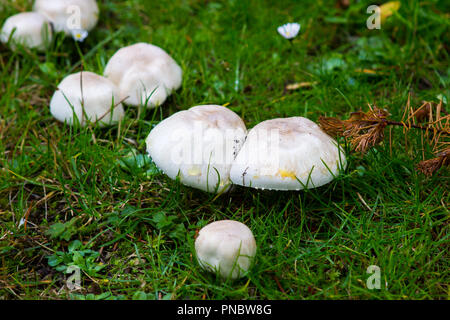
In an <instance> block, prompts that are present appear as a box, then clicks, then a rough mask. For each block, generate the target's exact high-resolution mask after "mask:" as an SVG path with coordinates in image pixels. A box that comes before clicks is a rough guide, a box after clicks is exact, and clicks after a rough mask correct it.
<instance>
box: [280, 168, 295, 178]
mask: <svg viewBox="0 0 450 320" xmlns="http://www.w3.org/2000/svg"><path fill="white" fill-rule="evenodd" d="M278 174H279V175H280V176H281V177H282V178H291V179H292V180H297V177H296V176H295V173H294V172H292V171H286V170H282V169H280V170H278Z"/></svg>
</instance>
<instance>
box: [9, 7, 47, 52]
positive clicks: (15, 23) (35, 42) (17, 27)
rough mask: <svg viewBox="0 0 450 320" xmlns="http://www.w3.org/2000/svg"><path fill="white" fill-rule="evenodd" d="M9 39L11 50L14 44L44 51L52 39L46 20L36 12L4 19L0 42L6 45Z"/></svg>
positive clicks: (23, 13)
mask: <svg viewBox="0 0 450 320" xmlns="http://www.w3.org/2000/svg"><path fill="white" fill-rule="evenodd" d="M10 38H11V45H12V49H14V48H15V45H16V44H20V45H23V46H24V47H27V48H36V49H38V50H41V51H44V50H45V49H46V48H47V46H48V45H49V43H50V41H51V38H52V29H51V26H50V23H49V22H48V21H47V19H46V18H45V17H44V16H43V15H41V14H39V13H37V12H22V13H19V14H16V15H14V16H11V17H9V18H8V19H6V21H5V23H4V24H3V27H2V30H1V32H0V40H1V42H3V43H7V42H8V40H9V39H10Z"/></svg>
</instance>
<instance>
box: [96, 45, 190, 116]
mask: <svg viewBox="0 0 450 320" xmlns="http://www.w3.org/2000/svg"><path fill="white" fill-rule="evenodd" d="M104 75H105V77H107V78H108V79H110V80H111V81H112V82H114V83H115V84H116V85H117V87H118V88H119V90H120V96H121V98H127V99H126V100H125V101H124V102H125V103H126V104H130V105H133V106H139V105H147V107H149V108H154V107H157V106H159V105H161V104H162V103H164V101H165V100H166V98H167V97H168V96H169V95H170V94H171V93H172V91H174V90H177V89H178V88H179V87H180V86H181V81H182V70H181V68H180V66H179V65H178V64H177V63H176V62H175V60H173V59H172V57H170V56H169V55H168V54H167V52H165V51H164V50H163V49H161V48H159V47H157V46H154V45H152V44H148V43H137V44H134V45H131V46H128V47H125V48H122V49H120V50H118V51H117V52H116V53H115V54H114V55H113V56H112V57H111V59H110V60H109V62H108V64H107V65H106V67H105V71H104Z"/></svg>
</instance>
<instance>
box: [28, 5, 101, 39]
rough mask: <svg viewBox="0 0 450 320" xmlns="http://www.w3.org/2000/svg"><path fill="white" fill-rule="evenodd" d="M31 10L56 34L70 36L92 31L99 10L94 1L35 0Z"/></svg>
mask: <svg viewBox="0 0 450 320" xmlns="http://www.w3.org/2000/svg"><path fill="white" fill-rule="evenodd" d="M33 10H34V11H36V12H39V13H41V14H43V15H44V16H45V17H47V19H48V20H50V21H51V22H52V23H53V27H54V29H55V31H56V32H61V31H62V32H64V33H66V34H67V35H72V36H73V37H74V38H75V39H76V40H77V37H76V34H81V35H82V34H83V31H90V30H92V29H93V28H94V27H95V26H96V24H97V21H98V15H99V8H98V5H97V1H95V0H36V1H35V2H34V7H33Z"/></svg>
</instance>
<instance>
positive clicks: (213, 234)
mask: <svg viewBox="0 0 450 320" xmlns="http://www.w3.org/2000/svg"><path fill="white" fill-rule="evenodd" d="M195 251H196V254H197V260H198V262H199V263H200V265H201V266H202V268H204V269H206V270H208V271H211V272H217V271H218V272H219V273H220V275H221V276H222V277H223V278H228V277H231V278H232V279H236V278H240V277H242V276H243V275H244V274H245V272H247V271H248V270H249V269H250V267H251V265H252V262H253V258H254V257H255V255H256V241H255V238H254V237H253V234H252V231H251V230H250V229H249V228H248V227H247V226H246V225H245V224H243V223H240V222H238V221H232V220H222V221H216V222H213V223H210V224H208V225H207V226H205V227H203V228H202V229H201V230H200V232H199V234H198V237H197V239H196V240H195Z"/></svg>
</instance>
